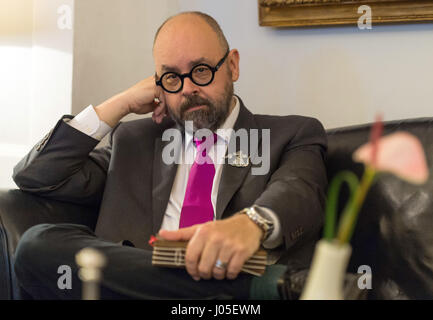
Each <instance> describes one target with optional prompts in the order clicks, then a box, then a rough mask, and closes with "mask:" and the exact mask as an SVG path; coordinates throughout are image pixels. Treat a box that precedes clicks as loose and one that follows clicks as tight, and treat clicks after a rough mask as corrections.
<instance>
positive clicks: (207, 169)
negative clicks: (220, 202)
mask: <svg viewBox="0 0 433 320" xmlns="http://www.w3.org/2000/svg"><path fill="white" fill-rule="evenodd" d="M209 137H211V138H213V141H209V142H208V143H206V144H204V143H203V142H204V141H206V138H204V139H203V140H198V139H196V138H194V144H195V146H196V147H197V155H196V157H195V160H194V163H193V165H192V166H191V170H190V172H189V178H188V184H187V186H186V192H185V198H184V200H183V206H182V210H181V212H180V221H179V228H186V227H189V226H192V225H195V224H199V223H205V222H207V221H212V220H213V216H214V211H213V207H212V201H211V195H212V184H213V178H214V176H215V165H214V163H213V161H212V159H211V158H210V157H209V156H208V155H207V154H206V148H205V147H208V148H209V147H210V146H212V145H213V144H214V143H215V142H216V139H217V135H216V134H215V133H214V134H213V136H209ZM209 137H208V138H209ZM200 157H202V158H201V159H200Z"/></svg>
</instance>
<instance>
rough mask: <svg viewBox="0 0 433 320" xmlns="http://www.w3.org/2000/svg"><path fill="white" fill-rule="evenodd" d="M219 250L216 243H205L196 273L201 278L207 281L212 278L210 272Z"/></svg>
mask: <svg viewBox="0 0 433 320" xmlns="http://www.w3.org/2000/svg"><path fill="white" fill-rule="evenodd" d="M220 249H221V247H220V246H219V245H218V243H216V242H213V241H207V242H206V244H205V246H204V249H203V252H202V254H201V257H200V262H199V264H198V272H199V274H200V277H201V278H203V279H206V280H209V279H210V278H211V277H212V270H213V268H214V266H215V262H216V259H217V257H218V255H219V251H220Z"/></svg>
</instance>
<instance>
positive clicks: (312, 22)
mask: <svg viewBox="0 0 433 320" xmlns="http://www.w3.org/2000/svg"><path fill="white" fill-rule="evenodd" d="M258 4H259V24H260V25H261V26H273V27H306V26H332V25H357V24H358V21H359V19H360V18H361V19H362V18H363V15H365V14H369V17H370V18H371V19H370V21H371V23H372V24H373V25H374V24H378V23H402V22H406V23H407V22H426V21H433V0H371V1H365V0H258ZM365 9H367V10H365ZM368 11H369V12H368Z"/></svg>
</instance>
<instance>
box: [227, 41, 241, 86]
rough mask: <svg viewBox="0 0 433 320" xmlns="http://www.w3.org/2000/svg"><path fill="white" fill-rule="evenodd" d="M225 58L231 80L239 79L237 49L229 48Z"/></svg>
mask: <svg viewBox="0 0 433 320" xmlns="http://www.w3.org/2000/svg"><path fill="white" fill-rule="evenodd" d="M227 59H228V61H227V62H228V66H229V68H230V71H231V73H232V81H233V82H235V81H237V80H238V79H239V59H240V57H239V51H238V50H237V49H233V50H231V51H230V53H229V56H228V57H227Z"/></svg>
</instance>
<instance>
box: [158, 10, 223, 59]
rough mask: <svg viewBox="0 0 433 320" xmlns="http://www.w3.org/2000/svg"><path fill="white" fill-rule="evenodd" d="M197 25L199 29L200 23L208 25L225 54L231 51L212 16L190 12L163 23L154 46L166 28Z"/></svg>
mask: <svg viewBox="0 0 433 320" xmlns="http://www.w3.org/2000/svg"><path fill="white" fill-rule="evenodd" d="M188 22H190V23H195V24H196V25H197V27H199V26H200V23H203V24H205V25H207V27H208V28H209V29H210V30H211V31H213V33H214V36H216V38H217V39H218V42H219V44H220V46H221V49H222V51H223V52H226V51H227V50H228V49H229V44H228V42H227V39H226V37H225V35H224V33H223V31H222V29H221V27H220V26H219V24H218V22H217V21H216V20H215V19H214V18H212V17H211V16H210V15H208V14H205V13H202V12H199V11H188V12H182V13H179V14H177V15H174V16H172V17H170V18H168V19H167V20H165V21H164V22H163V24H162V25H161V26H160V27H159V28H158V30H157V31H156V33H155V38H154V40H153V46H154V47H155V43H156V41H157V39H158V36H159V34H160V33H161V31H162V30H163V29H164V27H165V26H167V25H168V27H173V25H174V26H176V25H179V24H182V23H188Z"/></svg>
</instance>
